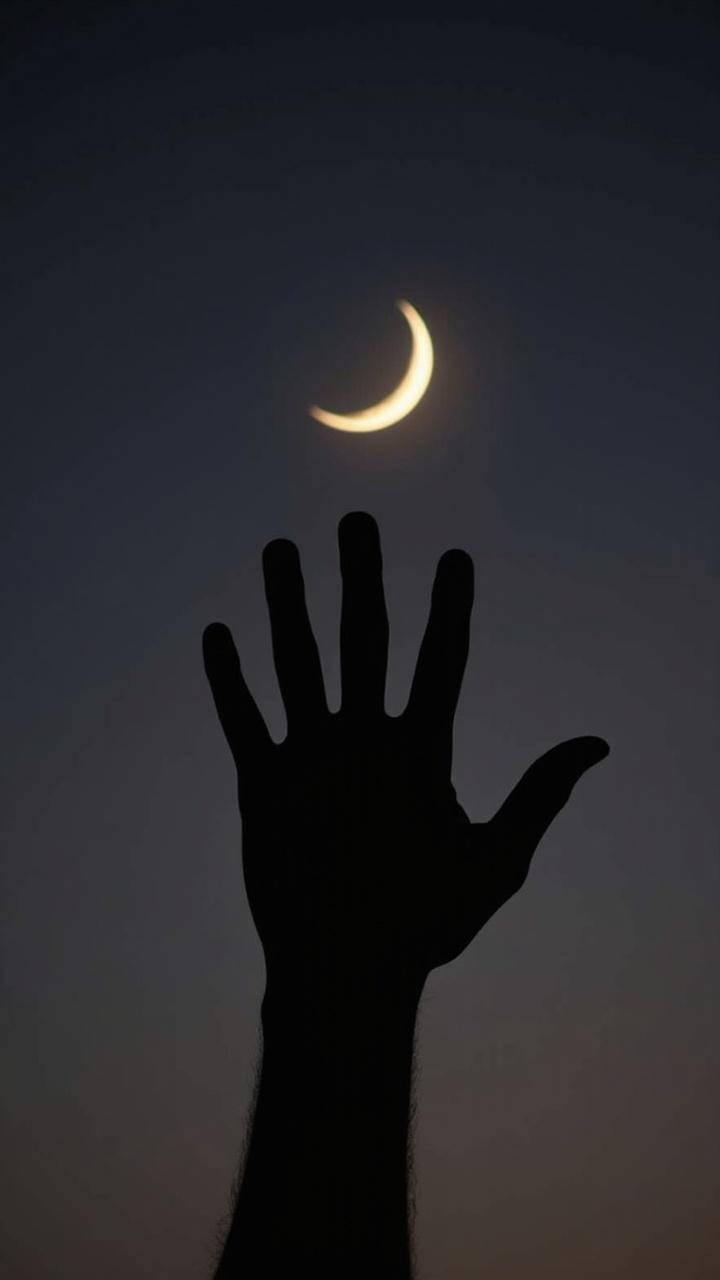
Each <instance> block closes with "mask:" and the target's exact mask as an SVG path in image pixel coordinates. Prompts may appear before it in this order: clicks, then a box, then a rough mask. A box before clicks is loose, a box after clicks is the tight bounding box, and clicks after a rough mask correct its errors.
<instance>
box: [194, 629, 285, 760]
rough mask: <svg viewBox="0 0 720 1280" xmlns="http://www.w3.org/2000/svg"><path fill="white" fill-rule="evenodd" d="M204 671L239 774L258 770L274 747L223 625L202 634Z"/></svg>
mask: <svg viewBox="0 0 720 1280" xmlns="http://www.w3.org/2000/svg"><path fill="white" fill-rule="evenodd" d="M203 659H204V663H205V672H206V674H207V678H208V680H209V682H210V688H211V690H212V695H213V698H214V700H215V706H216V708H217V713H218V718H219V720H220V724H221V725H222V727H223V731H224V733H225V737H226V738H227V741H228V745H229V747H230V750H231V751H232V753H233V757H234V759H235V764H236V765H237V769H238V773H239V774H246V773H247V772H248V771H249V769H251V768H253V767H255V766H256V765H257V764H258V763H259V762H260V760H261V759H262V757H263V755H264V754H265V753H266V752H267V751H268V750H269V749H270V748H271V747H272V746H273V741H272V738H271V737H270V734H269V733H268V730H267V725H266V724H265V721H264V720H263V718H262V715H261V714H260V711H259V709H258V706H257V704H256V702H255V699H254V698H253V696H252V694H251V692H250V690H249V689H248V687H247V685H246V683H245V677H244V676H243V673H242V671H241V669H240V659H239V658H238V655H237V649H236V648H235V643H234V641H233V638H232V635H231V633H230V631H229V630H228V628H227V627H226V626H224V624H223V623H222V622H213V623H211V625H210V626H209V627H206V628H205V631H204V632H203Z"/></svg>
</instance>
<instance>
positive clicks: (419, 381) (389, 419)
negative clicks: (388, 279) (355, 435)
mask: <svg viewBox="0 0 720 1280" xmlns="http://www.w3.org/2000/svg"><path fill="white" fill-rule="evenodd" d="M396 305H397V307H398V309H399V310H400V311H402V313H403V315H404V317H405V319H406V320H407V322H408V325H409V327H410V335H411V338H412V350H411V352H410V360H409V362H408V366H407V369H406V370H405V373H404V374H403V377H402V378H401V379H400V382H399V383H398V385H397V386H396V388H395V390H394V391H391V392H390V395H389V396H386V397H385V399H384V400H380V401H378V403H377V404H374V405H371V407H370V408H369V409H361V410H359V412H358V413H329V412H328V411H327V410H326V409H320V408H319V407H318V406H317V405H312V406H311V407H310V413H311V415H312V417H313V418H315V419H316V420H317V421H318V422H322V423H323V424H324V426H326V427H334V428H335V429H336V430H337V431H382V430H383V428H384V427H392V426H393V425H394V424H395V423H396V422H399V421H400V419H401V418H405V417H407V415H408V414H409V413H410V411H411V409H414V408H415V405H416V404H417V403H418V401H419V400H421V399H422V397H423V396H424V394H425V392H426V390H427V387H428V383H429V382H430V378H431V377H432V371H433V345H432V340H431V338H430V334H429V333H428V330H427V326H426V324H425V321H424V320H423V318H422V316H421V315H420V314H419V312H417V311H416V310H415V308H414V307H413V306H411V305H410V303H409V302H405V301H404V300H401V301H399V302H398V303H397V304H396Z"/></svg>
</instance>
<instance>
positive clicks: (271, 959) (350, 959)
mask: <svg viewBox="0 0 720 1280" xmlns="http://www.w3.org/2000/svg"><path fill="white" fill-rule="evenodd" d="M339 546H340V566H341V571H342V583H343V596H342V618H341V631H340V649H341V653H340V656H341V672H342V704H341V707H340V710H339V711H337V712H335V713H331V712H330V711H329V710H328V706H327V701H326V696H325V689H324V685H323V678H322V672H321V666H320V659H319V656H318V650H317V645H316V643H315V639H314V636H313V633H312V630H311V626H310V622H309V619H308V614H307V609H306V605H305V594H304V585H303V579H302V573H301V568H300V560H299V556H298V551H297V548H296V547H295V545H294V543H292V542H288V541H285V540H281V539H279V540H276V541H274V542H271V543H270V544H269V545H268V546H267V547H266V549H265V553H264V561H263V563H264V572H265V586H266V594H267V600H268V606H269V610H270V620H271V627H272V640H273V653H274V658H275V666H276V670H277V675H278V681H279V684H280V689H281V692H282V697H283V701H284V704H285V709H286V712H287V723H288V731H287V736H286V738H285V739H284V741H282V742H280V743H279V744H275V743H274V742H273V741H272V739H271V738H270V735H269V733H268V730H267V727H266V725H265V723H264V721H263V718H262V716H261V714H260V712H259V710H258V708H257V706H256V703H255V701H254V699H253V697H252V694H251V693H250V692H249V690H248V687H247V685H246V683H245V680H244V678H243V675H242V672H241V669H240V662H239V660H238V656H237V652H236V650H235V646H234V644H233V640H232V637H231V635H230V632H229V631H228V629H227V628H226V627H225V626H223V625H222V624H219V623H216V624H213V625H212V626H210V627H208V628H207V630H206V632H205V635H204V656H205V666H206V671H207V674H208V678H209V680H210V684H211V686H212V691H213V696H214V699H215V704H216V707H217V711H218V715H219V717H220V720H221V722H222V726H223V729H224V731H225V734H226V737H227V740H228V743H229V745H230V748H231V750H232V753H233V756H234V758H235V763H236V765H237V771H238V783H239V797H240V809H241V813H242V819H243V863H244V873H245V881H246V885H247V891H248V898H249V902H250V907H251V910H252V913H253V918H254V920H255V923H256V925H257V929H258V932H259V934H260V938H261V941H262V944H263V948H264V951H265V957H266V963H267V969H268V980H269V982H270V981H271V980H272V978H273V977H275V976H276V977H278V979H280V980H282V978H283V976H284V975H289V974H291V973H293V972H294V971H296V970H297V969H298V967H301V968H302V970H303V972H305V973H307V972H308V970H309V972H310V974H312V973H313V972H315V970H317V971H318V972H319V971H320V970H323V971H324V972H329V971H330V970H332V971H333V972H334V973H336V974H342V975H346V976H347V975H348V974H362V975H363V976H365V977H366V978H367V979H368V980H371V979H372V978H373V977H375V978H378V979H380V980H382V981H385V982H387V981H389V980H392V979H394V978H397V980H398V981H400V982H402V981H403V980H404V979H407V980H408V981H409V982H410V983H411V985H417V983H419V985H420V986H422V982H423V981H424V978H425V977H426V975H427V973H428V972H429V971H430V970H431V969H432V968H434V967H435V966H437V965H443V964H446V963H447V962H448V961H450V960H453V959H454V958H455V957H456V956H458V955H460V953H461V952H462V951H463V950H464V949H465V947H467V945H468V943H470V942H471V941H472V939H473V938H474V937H475V934H476V933H477V932H478V930H479V929H480V928H481V927H482V925H483V924H484V923H485V922H486V920H487V919H488V918H489V917H490V916H491V915H492V914H493V912H495V911H497V909H498V907H500V906H502V904H503V903H504V902H506V901H507V899H508V898H509V897H511V896H512V894H514V893H515V892H516V891H517V890H518V889H519V888H520V886H521V885H522V883H523V881H524V880H525V877H526V875H527V872H528V867H529V865H530V861H531V858H532V855H533V853H534V851H535V849H536V847H537V845H538V842H539V841H540V839H541V838H542V836H543V834H544V832H545V831H546V830H547V828H548V826H549V825H550V823H551V822H552V820H553V818H554V817H555V815H556V814H557V813H558V811H559V810H560V809H561V808H562V807H563V805H564V804H565V802H566V801H567V799H568V797H569V795H570V793H571V791H572V788H573V787H574V785H575V783H576V782H577V780H578V779H579V778H580V776H581V775H582V774H583V773H584V772H585V770H586V769H588V768H589V767H590V766H591V765H593V764H595V763H596V762H597V761H599V760H601V759H602V758H603V757H604V756H605V755H606V754H607V752H608V747H607V744H606V743H605V742H604V741H603V740H602V739H601V738H595V737H581V738H573V739H570V740H569V741H567V742H563V743H561V744H560V745H559V746H556V747H554V748H553V749H552V750H551V751H548V752H547V753H546V754H545V755H543V756H541V757H540V759H538V760H537V761H536V762H535V764H533V765H532V766H531V768H530V769H529V770H528V771H527V773H526V774H525V775H524V777H523V778H522V779H521V781H520V782H519V783H518V784H517V786H516V787H515V788H514V790H513V791H512V792H511V794H510V796H509V797H508V799H507V800H506V801H505V803H504V804H503V805H502V807H501V808H500V810H499V811H498V813H497V814H496V815H495V817H494V818H492V819H491V820H490V821H489V822H486V823H471V822H470V821H469V819H468V817H467V815H466V814H465V813H464V811H463V809H462V808H461V807H460V805H459V803H458V801H457V799H456V796H455V791H454V789H453V786H452V783H451V780H450V773H451V760H452V730H453V718H454V714H455V708H456V704H457V700H458V696H459V693H460V686H461V682H462V678H463V672H464V669H465V662H466V658H467V652H468V641H469V629H470V613H471V609H472V600H473V567H472V561H471V559H470V557H469V556H468V555H467V554H466V553H465V552H464V551H457V550H454V551H447V552H446V553H445V554H444V555H443V556H442V558H441V560H440V563H439V565H438V569H437V574H436V578H435V583H434V587H433V592H432V604H431V609H430V616H429V619H428V623H427V628H426V631H425V635H424V638H423V641H422V645H421V648H420V654H419V657H418V662H417V667H416V670H415V676H414V679H413V683H412V688H411V692H410V697H409V700H408V704H407V707H406V709H405V710H404V711H403V713H402V714H401V715H400V716H396V717H394V716H389V715H387V714H386V712H385V709H384V689H385V676H386V666H387V652H388V621H387V613H386V609H385V600H384V594H383V584H382V561H381V552H380V540H379V534H378V529H377V525H376V523H375V521H374V520H373V519H372V517H371V516H369V515H367V514H365V513H363V512H353V513H350V514H349V515H346V516H344V517H343V519H342V520H341V521H340V525H339Z"/></svg>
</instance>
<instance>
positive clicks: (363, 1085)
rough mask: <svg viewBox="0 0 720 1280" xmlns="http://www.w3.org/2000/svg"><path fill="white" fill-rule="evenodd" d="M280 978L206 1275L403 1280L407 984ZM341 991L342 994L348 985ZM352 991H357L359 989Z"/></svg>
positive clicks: (410, 1028) (406, 1256)
mask: <svg viewBox="0 0 720 1280" xmlns="http://www.w3.org/2000/svg"><path fill="white" fill-rule="evenodd" d="M370 985H371V989H372V990H373V994H372V995H368V994H367V990H366V989H363V987H362V985H361V984H347V983H339V982H335V981H333V982H329V981H328V982H324V981H322V980H320V981H319V982H317V983H315V984H313V985H312V987H310V986H309V985H308V984H302V985H301V984H299V983H298V982H296V981H295V980H293V982H292V983H286V982H283V983H282V984H281V985H276V986H272V985H270V986H269V987H268V989H267V991H266V994H265V998H264V1000H263V1006H262V1030H263V1058H262V1069H261V1076H260V1085H259V1090H258V1095H257V1103H256V1108H255V1114H254V1117H253V1122H252V1132H251V1137H250V1142H249V1146H248V1151H247V1158H246V1161H245V1167H244V1169H243V1173H242V1183H241V1187H240V1193H239V1196H238V1201H237V1205H236V1209H235V1213H234V1217H233V1221H232V1225H231V1228H230V1232H229V1234H228V1239H227V1242H226V1245H225V1250H224V1253H223V1257H222V1261H221V1264H220V1267H219V1269H218V1272H217V1278H218V1280H231V1277H232V1280H235V1278H236V1277H237V1278H238V1280H266V1278H267V1280H269V1278H270V1277H273V1280H275V1278H276V1277H280V1276H282V1275H284V1274H287V1275H290V1274H293V1275H294V1274H295V1273H296V1271H297V1272H298V1273H300V1270H301V1268H302V1267H303V1266H307V1267H308V1268H310V1273H311V1274H313V1275H314V1276H316V1277H317V1278H318V1280H321V1278H324V1277H325V1276H327V1277H330V1276H332V1277H333V1280H337V1277H338V1276H343V1277H344V1278H346V1280H355V1277H357V1278H358V1280H359V1277H361V1276H362V1277H363V1278H364V1277H373V1280H385V1278H387V1280H410V1277H411V1274H412V1268H411V1249H410V1223H409V1212H408V1138H409V1122H410V1106H411V1089H412V1065H413V1041H414V1031H415V1020H416V1014H417V1007H418V1003H419V998H420V989H419V988H415V989H413V988H409V987H407V986H406V987H403V988H402V989H399V988H396V989H395V990H394V991H393V990H391V989H390V987H389V986H388V985H387V984H386V985H384V986H381V987H375V986H374V984H370ZM349 987H350V989H348V988H349ZM361 992H362V994H360V993H361Z"/></svg>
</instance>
